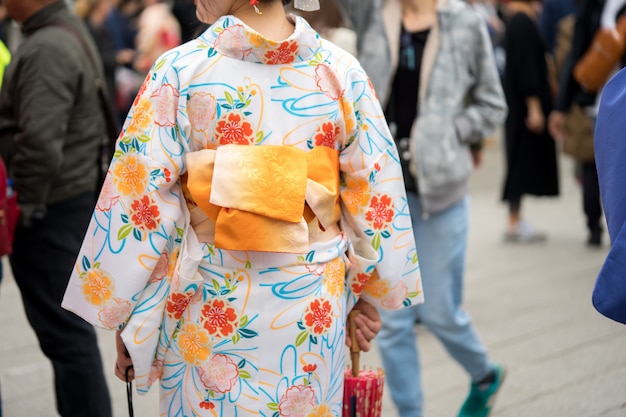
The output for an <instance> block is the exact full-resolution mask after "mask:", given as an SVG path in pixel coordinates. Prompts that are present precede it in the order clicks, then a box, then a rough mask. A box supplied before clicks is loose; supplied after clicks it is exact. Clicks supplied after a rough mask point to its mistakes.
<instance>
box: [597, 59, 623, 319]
mask: <svg viewBox="0 0 626 417" xmlns="http://www.w3.org/2000/svg"><path fill="white" fill-rule="evenodd" d="M625 106H626V70H625V69H622V70H621V71H619V72H618V73H617V74H616V75H615V76H614V77H613V78H612V79H611V80H610V81H609V82H608V83H607V84H606V85H605V87H604V89H603V90H602V97H601V99H600V107H599V109H598V118H597V121H596V131H595V138H594V151H595V156H596V167H597V170H598V183H599V185H600V198H601V200H602V205H603V207H604V214H605V217H606V222H607V227H608V231H609V237H610V239H611V249H610V250H609V253H608V255H607V257H606V259H605V261H604V265H603V266H602V269H601V270H600V273H599V275H598V277H597V280H596V283H595V287H594V289H593V295H592V301H593V305H594V307H595V308H596V309H597V310H598V311H599V312H600V313H602V314H603V315H605V316H606V317H609V318H611V319H613V320H615V321H618V322H620V323H624V324H626V193H625V192H624V190H626V170H624V164H625V163H626V141H625V140H624V130H625V129H626V119H625V118H624V117H623V115H624V108H625Z"/></svg>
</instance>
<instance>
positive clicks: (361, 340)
mask: <svg viewBox="0 0 626 417" xmlns="http://www.w3.org/2000/svg"><path fill="white" fill-rule="evenodd" d="M353 309H354V310H359V311H360V314H358V315H357V316H356V317H355V318H354V323H355V324H356V341H357V343H358V344H359V348H360V349H361V350H362V351H364V352H368V351H369V350H370V349H371V347H372V344H371V341H372V340H373V339H374V338H375V337H376V335H377V334H378V332H379V331H380V329H381V328H382V325H383V324H382V321H381V320H380V315H379V314H378V310H376V307H374V306H373V305H371V304H370V303H368V302H367V301H365V300H363V299H360V300H359V301H357V303H356V304H355V305H354V307H353ZM351 336H352V335H351V334H350V326H346V345H347V346H348V347H352V337H351Z"/></svg>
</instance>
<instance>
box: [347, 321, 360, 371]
mask: <svg viewBox="0 0 626 417" xmlns="http://www.w3.org/2000/svg"><path fill="white" fill-rule="evenodd" d="M360 313H361V312H360V311H359V310H354V309H353V310H352V311H350V314H349V315H348V324H349V326H350V340H351V342H352V343H351V346H350V361H351V362H352V376H359V368H360V365H359V359H360V352H361V346H359V342H358V341H357V340H356V323H355V322H354V318H355V317H356V316H358V315H359V314H360Z"/></svg>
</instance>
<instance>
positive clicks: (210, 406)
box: [200, 401, 215, 410]
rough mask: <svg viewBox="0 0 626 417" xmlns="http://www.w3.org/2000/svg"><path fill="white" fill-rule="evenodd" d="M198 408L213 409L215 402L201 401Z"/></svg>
mask: <svg viewBox="0 0 626 417" xmlns="http://www.w3.org/2000/svg"><path fill="white" fill-rule="evenodd" d="M200 408H204V409H206V410H213V409H214V408H215V404H213V403H212V402H211V401H202V402H201V403H200Z"/></svg>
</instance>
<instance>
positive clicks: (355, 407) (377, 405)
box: [342, 310, 385, 417]
mask: <svg viewBox="0 0 626 417" xmlns="http://www.w3.org/2000/svg"><path fill="white" fill-rule="evenodd" d="M358 314H359V311H358V310H352V311H351V312H350V316H349V319H348V322H349V325H350V335H351V338H352V346H351V348H350V361H351V362H352V365H351V367H350V369H346V371H345V372H344V386H343V413H342V416H343V417H381V415H382V406H383V385H384V382H385V371H383V370H382V369H381V368H378V369H376V370H365V369H359V368H360V366H359V359H360V358H359V355H360V352H361V348H360V347H359V344H358V342H357V341H356V324H355V323H354V317H356V316H357V315H358Z"/></svg>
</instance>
